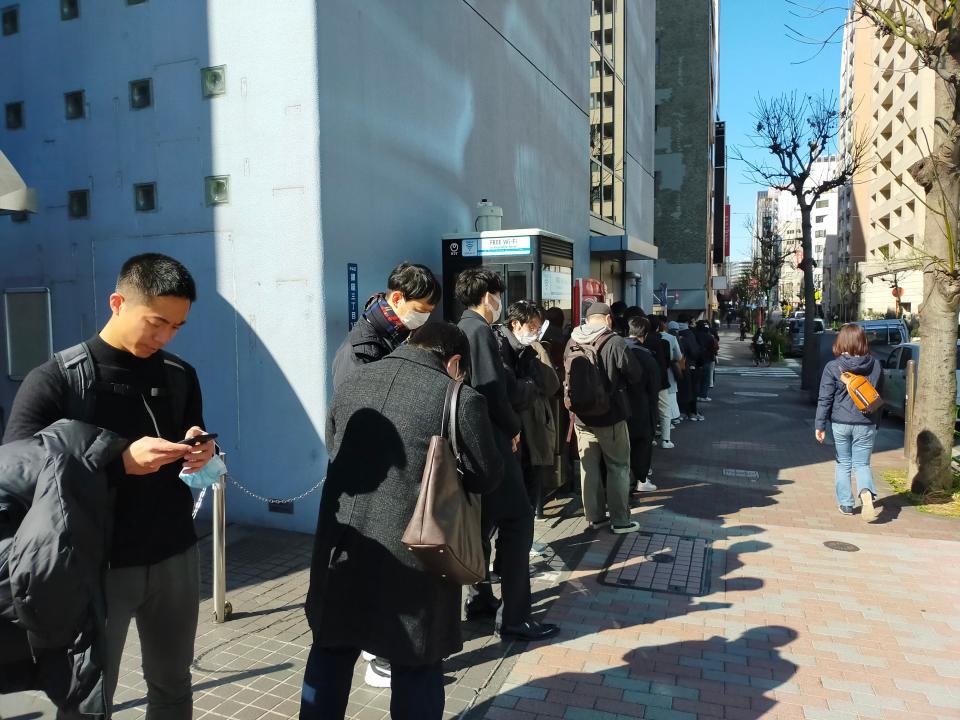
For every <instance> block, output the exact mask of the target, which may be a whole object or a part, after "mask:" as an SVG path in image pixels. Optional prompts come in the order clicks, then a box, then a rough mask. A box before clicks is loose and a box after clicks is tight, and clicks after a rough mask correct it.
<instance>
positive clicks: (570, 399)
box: [563, 332, 617, 417]
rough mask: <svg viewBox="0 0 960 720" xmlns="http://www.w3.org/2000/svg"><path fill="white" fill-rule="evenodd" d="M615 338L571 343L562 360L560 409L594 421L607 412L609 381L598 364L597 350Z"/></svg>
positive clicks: (608, 336) (605, 335)
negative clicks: (593, 418) (562, 378)
mask: <svg viewBox="0 0 960 720" xmlns="http://www.w3.org/2000/svg"><path fill="white" fill-rule="evenodd" d="M614 337H617V335H616V333H613V332H605V333H603V334H602V335H600V337H598V338H597V339H595V340H594V341H593V342H589V343H580V342H577V341H576V340H573V341H571V343H570V347H569V348H568V349H567V353H566V355H565V356H564V358H563V369H564V375H565V379H564V382H563V405H564V407H566V408H567V410H569V411H570V412H572V413H573V414H574V415H578V416H580V417H597V416H599V415H604V414H606V413H607V412H609V411H610V380H609V378H608V377H607V375H606V373H604V371H603V368H602V367H601V363H600V350H601V348H603V346H604V345H606V344H607V341H608V340H610V339H611V338H614Z"/></svg>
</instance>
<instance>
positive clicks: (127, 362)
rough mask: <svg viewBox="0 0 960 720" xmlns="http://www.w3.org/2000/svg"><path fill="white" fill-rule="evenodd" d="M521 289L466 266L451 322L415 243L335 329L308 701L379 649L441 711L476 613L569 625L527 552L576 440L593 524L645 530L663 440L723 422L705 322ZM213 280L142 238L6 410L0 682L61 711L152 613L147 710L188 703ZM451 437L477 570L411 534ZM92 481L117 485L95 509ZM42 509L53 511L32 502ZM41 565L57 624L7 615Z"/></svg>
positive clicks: (213, 454) (428, 713) (421, 712)
mask: <svg viewBox="0 0 960 720" xmlns="http://www.w3.org/2000/svg"><path fill="white" fill-rule="evenodd" d="M504 292H505V287H504V281H503V279H502V278H501V277H500V275H498V274H497V273H496V272H494V271H493V270H491V269H489V268H484V267H477V268H473V269H469V270H466V271H464V272H462V273H461V274H460V276H459V277H458V278H457V279H456V285H455V296H456V299H457V302H458V303H459V305H460V306H462V307H463V308H464V310H463V312H462V316H461V317H460V319H459V323H458V324H456V325H453V324H450V323H444V322H431V321H430V319H429V318H430V316H431V313H432V312H433V311H434V309H435V308H436V306H437V304H438V302H439V300H440V297H441V287H440V284H439V282H438V281H437V279H436V277H435V276H434V274H433V273H432V272H431V270H430V269H429V268H427V267H425V266H423V265H416V264H412V263H402V264H400V265H398V266H397V267H396V268H395V269H394V270H393V272H392V273H391V274H390V276H389V278H388V279H387V284H386V289H385V290H384V291H383V292H381V293H378V294H376V295H374V296H373V297H371V298H370V300H369V301H368V303H367V305H366V307H365V309H364V312H363V313H362V316H361V318H360V319H359V322H357V323H356V325H355V326H354V327H353V328H352V329H351V330H350V332H349V334H348V336H347V337H346V338H345V339H344V340H343V343H342V344H341V346H340V347H339V349H338V350H337V353H336V356H335V359H334V362H333V387H334V396H333V400H332V403H331V406H330V408H329V413H328V417H327V423H326V437H325V441H326V447H327V452H328V455H329V466H328V472H327V478H326V481H325V483H324V484H323V490H322V497H321V501H320V512H319V516H318V521H317V528H316V537H315V545H314V555H313V561H312V566H311V574H310V588H309V593H308V597H307V600H306V604H305V612H306V615H307V618H308V620H309V623H310V627H311V629H312V631H313V644H312V647H311V650H310V654H309V658H308V661H307V666H306V670H305V674H304V680H303V691H302V702H301V710H300V716H301V717H302V718H309V719H312V718H321V717H322V718H328V717H343V714H344V712H345V708H346V705H347V698H348V697H349V693H350V686H351V682H352V677H353V668H354V666H355V664H356V663H357V661H358V659H359V658H360V657H363V659H364V661H365V662H366V664H367V667H366V672H365V681H366V682H367V683H368V684H370V685H373V686H376V687H391V688H392V695H391V714H392V717H394V718H418V719H419V718H427V719H428V720H429V719H433V718H440V717H442V714H443V705H444V692H443V672H442V662H443V659H444V658H446V657H449V656H450V655H452V654H454V653H456V652H458V651H459V650H460V649H461V648H462V639H461V634H460V621H461V617H462V616H463V614H465V615H466V617H467V618H468V619H471V620H477V621H481V622H490V627H491V631H492V632H494V633H495V634H497V635H498V636H500V637H501V638H503V639H506V640H513V639H516V640H544V639H548V638H550V637H553V636H555V635H556V634H557V633H558V632H559V630H560V628H559V627H558V626H557V625H554V624H551V623H544V622H541V621H539V620H538V619H536V618H535V617H534V616H533V610H532V605H531V588H530V582H531V580H530V553H531V549H532V545H533V537H534V524H535V522H536V518H542V517H544V502H545V499H546V495H547V492H548V491H549V490H551V489H553V488H554V487H556V485H557V482H556V478H557V476H558V466H559V467H561V468H562V466H563V465H564V461H563V458H564V456H565V454H567V455H568V456H570V457H572V456H573V455H574V454H575V456H576V458H577V459H578V460H579V477H578V478H577V477H574V476H573V473H563V472H562V471H561V472H560V473H559V474H560V475H562V476H564V477H566V478H567V479H568V480H569V484H570V486H571V487H574V488H577V489H578V490H579V492H580V494H581V495H582V501H583V509H584V515H585V519H586V521H587V522H588V523H589V526H590V528H591V532H595V531H601V530H605V529H607V528H609V531H611V532H613V533H615V534H626V533H632V532H636V531H637V530H639V529H640V525H639V523H638V522H636V521H634V520H633V519H632V518H631V509H630V500H631V495H633V494H636V493H644V492H653V491H656V490H657V486H656V485H655V484H654V483H653V480H652V478H653V475H654V471H653V468H652V464H653V452H652V449H653V447H655V446H656V445H659V446H660V447H661V448H663V449H667V450H669V449H671V448H673V447H675V443H674V441H673V433H674V432H675V430H676V427H677V426H678V425H679V424H680V423H681V422H683V421H692V422H700V421H702V420H704V416H703V415H702V414H701V413H700V412H699V411H698V402H709V401H710V398H709V390H710V387H711V386H712V382H711V379H712V374H711V364H712V363H713V362H715V359H716V352H717V346H718V345H717V339H716V335H715V333H712V332H711V329H710V328H709V326H706V325H700V326H697V325H694V324H691V323H690V321H689V319H688V318H685V317H681V318H680V323H677V322H668V321H667V319H666V318H665V317H659V316H652V315H646V314H645V313H644V312H643V311H642V310H641V309H640V308H627V307H626V306H625V305H623V304H622V303H621V304H619V305H615V306H613V307H611V306H609V305H607V304H605V303H595V304H594V305H592V306H591V307H589V308H588V309H587V310H586V313H585V319H584V323H583V325H581V326H579V327H570V326H568V325H567V318H566V317H565V316H564V314H563V311H562V310H560V309H559V308H556V307H553V308H549V309H546V310H545V309H543V308H541V307H539V306H538V305H537V304H536V303H535V302H533V301H532V300H530V299H524V300H518V301H515V302H513V303H512V304H511V305H510V306H509V307H506V308H505V307H504ZM196 297H197V289H196V286H195V284H194V280H193V278H192V276H191V275H190V273H189V271H188V270H187V269H186V268H185V267H184V266H183V265H182V264H180V263H179V262H177V261H176V260H175V259H173V258H170V257H167V256H165V255H160V254H147V255H139V256H136V257H134V258H131V259H130V260H128V261H127V262H126V263H125V264H124V266H123V268H122V269H121V272H120V274H119V277H118V280H117V284H116V287H115V288H114V291H113V292H112V293H111V294H110V297H109V306H110V309H111V315H110V318H109V320H108V321H107V323H106V325H105V326H104V327H103V328H102V329H101V331H100V332H99V333H98V334H96V335H94V336H93V337H91V338H89V339H88V340H87V341H86V342H84V343H82V344H80V345H78V346H75V347H73V348H69V349H67V350H63V351H61V352H58V353H56V355H55V356H54V358H53V359H51V360H50V361H49V362H47V363H45V364H44V365H42V366H40V367H38V368H37V369H35V370H34V371H32V372H31V373H30V374H29V375H28V377H27V378H26V379H25V381H24V382H23V384H22V386H21V388H20V391H19V393H18V394H17V397H16V400H15V402H14V405H13V408H12V410H11V413H10V417H9V420H8V422H7V425H6V432H5V436H4V445H3V446H2V447H0V468H3V470H4V473H5V476H9V477H14V478H16V483H15V485H14V487H13V488H12V489H9V488H7V487H4V488H0V500H4V501H5V502H6V501H7V500H9V502H8V504H9V505H10V507H14V508H20V510H18V511H17V512H6V513H5V514H4V513H0V531H2V532H0V551H3V552H5V553H7V552H9V553H10V555H9V557H10V561H9V562H8V563H7V565H5V566H4V568H5V569H4V572H7V573H8V575H3V574H2V573H0V640H2V650H0V692H14V691H18V690H25V689H41V690H44V691H45V692H46V693H47V694H48V696H49V697H51V699H53V700H54V702H55V703H56V704H57V705H58V707H59V708H60V716H61V717H65V718H70V717H79V716H81V715H83V714H100V715H108V714H109V711H110V708H111V705H112V702H113V694H114V692H115V690H116V686H117V679H118V674H119V667H120V658H121V656H122V651H123V647H124V644H125V642H126V637H127V632H128V629H129V626H130V622H131V620H133V619H136V622H137V630H138V633H139V635H140V646H141V653H142V656H143V672H144V679H145V681H146V686H147V714H148V716H149V717H153V718H170V719H171V720H187V718H190V717H191V716H192V712H193V706H192V691H191V682H190V664H191V662H192V659H193V656H194V642H195V635H196V627H197V609H198V605H199V583H198V567H197V562H198V561H197V548H196V540H197V538H196V535H195V534H194V530H193V523H192V509H193V498H192V494H191V488H198V487H204V486H206V485H209V484H211V483H212V482H213V481H214V480H215V479H217V478H219V475H220V473H221V472H222V469H220V468H218V467H217V463H218V462H220V460H219V456H218V455H217V449H216V444H215V438H216V436H215V435H212V434H208V433H207V432H206V431H205V429H204V422H203V411H202V408H203V404H202V396H201V389H200V383H199V381H198V379H197V374H196V371H195V370H194V369H193V368H192V367H191V366H190V365H189V364H188V363H187V362H186V361H184V360H182V359H181V358H179V357H177V356H174V355H172V354H170V353H167V352H166V351H165V350H164V347H165V346H166V345H167V344H168V343H169V342H170V341H171V340H172V339H173V337H174V336H175V335H176V333H177V331H178V330H179V329H180V328H181V327H182V326H183V324H184V323H185V322H186V320H187V316H188V315H189V312H190V309H191V307H192V304H193V303H194V301H195V300H196ZM437 437H440V438H441V439H444V440H445V441H447V442H449V443H451V444H452V448H453V456H454V457H455V462H456V468H457V477H458V482H459V484H460V486H461V487H460V490H461V492H462V493H463V494H464V497H466V498H467V499H468V502H469V498H470V497H477V498H478V501H477V503H476V506H474V509H473V512H477V513H478V515H479V517H478V522H477V527H478V528H479V529H478V530H477V532H476V535H475V536H470V537H468V538H466V539H465V540H464V538H460V541H466V542H468V543H473V544H475V546H476V547H477V549H478V555H479V554H482V557H483V566H484V570H483V571H482V572H480V573H479V575H477V576H476V582H474V583H473V584H472V585H469V586H468V587H466V590H465V591H464V588H463V587H462V586H461V585H460V584H459V583H458V582H454V581H453V580H451V579H450V578H448V577H447V576H446V575H445V574H441V573H438V572H436V571H435V570H431V569H430V568H428V567H427V566H426V565H425V564H424V563H422V562H421V561H420V559H418V558H419V557H420V556H418V555H417V554H416V553H413V552H411V550H413V549H414V548H412V547H411V546H410V545H409V543H406V542H405V541H404V540H403V539H402V538H403V537H404V536H405V528H407V527H408V523H409V522H410V520H411V517H412V516H413V515H414V514H415V513H416V512H420V510H421V509H422V505H423V503H424V498H423V497H422V496H421V495H422V493H421V490H422V489H423V486H424V478H425V477H427V475H428V474H429V473H430V472H433V471H434V470H435V468H433V467H431V463H433V460H432V459H430V458H432V457H433V456H430V458H428V455H429V451H430V449H431V448H434V447H435V446H436V445H435V441H436V439H437ZM372 448H375V450H372ZM51 458H54V459H56V461H57V462H56V463H54V465H55V468H56V469H55V470H54V471H50V470H49V467H50V463H51V462H52V461H51ZM558 458H559V460H558ZM221 468H222V465H221ZM567 476H569V477H567ZM44 483H47V484H50V485H51V486H52V487H55V488H56V492H57V493H59V494H58V495H57V497H60V498H62V509H63V512H62V513H61V514H60V516H59V519H58V517H55V515H56V514H55V513H50V512H47V513H46V515H43V513H44V510H43V507H42V506H41V505H38V506H37V507H36V508H31V507H30V502H29V501H27V500H25V498H27V497H32V495H33V493H34V492H36V488H37V487H38V486H40V485H42V484H44ZM81 486H82V487H84V488H91V490H88V491H87V492H91V493H92V492H93V489H96V492H98V493H99V494H98V495H96V497H99V498H101V500H102V502H101V503H99V504H98V505H97V507H96V508H95V510H96V512H94V511H92V510H91V507H90V505H89V503H90V499H89V497H85V496H84V494H83V493H79V492H78V491H77V488H78V487H81ZM8 495H9V498H7V496H8ZM108 497H109V498H112V504H111V502H108V501H107V498H108ZM31 511H32V512H34V515H41V516H42V517H41V518H40V519H39V520H38V519H37V518H36V517H34V518H33V520H32V521H31V522H25V520H24V517H25V516H26V515H27V514H28V513H29V512H31ZM18 512H19V514H17V513H18ZM47 516H49V517H47ZM11 518H12V519H11ZM443 520H444V518H438V521H443ZM14 531H16V538H17V543H16V544H13V545H12V544H11V538H13V537H14V535H15V532H14ZM24 546H25V547H27V551H26V552H20V549H21V548H22V547H24ZM11 547H13V549H11ZM64 547H66V548H69V549H75V551H76V554H78V555H79V556H81V557H84V558H87V559H88V562H87V563H86V564H84V563H77V562H74V561H72V560H70V554H69V553H66V554H65V553H63V552H59V551H58V550H60V549H62V548H64ZM441 552H443V550H441ZM18 553H19V554H18ZM38 578H39V579H38ZM41 582H42V583H46V584H45V585H42V586H41V585H39V584H38V583H41ZM495 582H499V585H500V593H499V597H497V595H495V594H494V592H493V585H494V584H495ZM31 583H33V585H32V586H31ZM24 587H26V588H28V590H30V589H31V588H32V594H30V597H31V602H33V603H34V604H33V606H32V607H31V613H32V616H31V617H33V618H34V619H35V620H36V626H35V627H30V628H23V627H21V624H18V623H14V622H11V621H10V620H9V618H8V615H9V613H8V612H6V611H7V610H8V609H9V608H7V607H6V606H7V605H9V604H11V603H12V601H11V602H10V603H8V602H7V601H8V600H11V598H10V597H8V596H10V595H11V592H12V590H11V588H19V589H18V590H17V592H23V590H22V588H24ZM384 588H389V589H390V592H389V593H385V592H383V589H384ZM52 599H56V602H53V600H52ZM64 628H68V629H69V631H65V630H64ZM54 630H56V632H54ZM70 631H72V632H70ZM45 633H46V634H45ZM38 639H42V640H43V644H42V646H38V645H37V640H38Z"/></svg>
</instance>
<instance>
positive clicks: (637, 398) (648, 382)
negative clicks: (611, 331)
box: [624, 338, 660, 442]
mask: <svg viewBox="0 0 960 720" xmlns="http://www.w3.org/2000/svg"><path fill="white" fill-rule="evenodd" d="M624 342H625V343H626V344H627V348H628V349H629V350H630V352H631V353H632V354H633V356H634V357H635V358H636V359H637V363H638V364H639V365H640V368H641V373H642V375H643V381H642V382H639V383H633V384H632V385H629V386H628V387H627V393H628V396H629V398H630V409H631V414H630V418H629V419H628V420H627V425H628V427H629V429H630V437H633V438H644V439H645V440H646V442H649V441H650V440H651V439H652V438H653V434H654V432H655V430H656V427H657V423H658V422H659V415H660V409H659V404H658V403H659V400H660V399H659V395H660V366H659V365H658V364H657V361H656V359H655V358H654V357H653V353H651V352H650V351H649V350H648V349H647V348H646V347H645V346H643V345H641V344H640V341H639V340H637V339H636V338H627V339H626V340H624Z"/></svg>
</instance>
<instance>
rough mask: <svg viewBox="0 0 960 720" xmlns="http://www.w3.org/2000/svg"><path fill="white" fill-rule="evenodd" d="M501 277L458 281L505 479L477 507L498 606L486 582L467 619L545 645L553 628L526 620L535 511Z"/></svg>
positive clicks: (473, 376) (464, 276)
mask: <svg viewBox="0 0 960 720" xmlns="http://www.w3.org/2000/svg"><path fill="white" fill-rule="evenodd" d="M503 291H504V285H503V279H502V278H501V277H500V276H499V275H498V274H497V273H496V272H494V271H493V270H491V269H490V268H486V267H477V268H470V269H468V270H464V271H463V272H462V273H460V275H459V276H458V277H457V282H456V286H455V288H454V293H455V295H456V298H457V301H458V302H459V303H460V304H461V305H463V306H464V307H465V308H467V309H466V310H464V312H463V316H462V317H461V319H460V323H459V327H460V329H461V330H463V332H464V334H465V335H466V336H467V340H468V341H469V342H470V385H471V386H472V387H473V388H474V389H476V390H477V392H479V393H481V394H482V395H483V396H484V397H485V398H486V399H487V410H488V412H489V413H490V420H491V422H492V424H493V428H494V432H493V436H494V441H495V444H496V446H497V448H498V449H499V451H500V455H501V457H502V459H503V481H502V482H501V483H500V486H499V487H498V488H497V489H496V490H495V491H494V492H492V493H490V494H489V495H485V496H484V498H483V503H482V506H481V526H482V531H483V541H484V550H485V551H486V553H487V561H488V566H489V556H490V541H491V538H492V537H493V534H494V532H496V534H497V548H496V550H497V558H498V570H499V574H500V590H501V593H502V595H503V607H502V608H501V610H500V611H499V612H498V608H499V607H500V601H498V600H497V599H496V597H495V596H494V594H493V589H492V587H491V585H490V582H489V579H488V580H486V581H484V582H481V583H478V584H477V585H474V586H473V587H472V588H470V591H469V597H468V598H467V601H466V613H467V619H475V618H482V617H495V616H497V617H498V621H497V623H496V629H497V632H498V633H499V634H500V636H501V637H502V638H504V639H521V640H542V639H544V638H548V637H551V636H552V635H555V634H556V633H557V632H559V628H558V627H557V626H556V625H551V624H547V623H541V622H538V621H537V620H534V619H533V618H532V617H531V607H530V547H531V545H532V544H533V509H532V508H531V507H530V501H529V500H528V499H527V492H526V489H525V488H524V485H523V473H522V472H521V469H520V462H519V458H518V456H517V451H518V450H519V444H520V430H521V422H520V417H519V415H517V412H516V410H515V409H514V406H513V403H512V402H511V401H510V396H509V386H508V381H507V375H506V372H505V370H504V364H503V359H502V357H501V354H500V348H499V347H498V344H497V339H496V337H495V335H494V331H493V329H492V328H491V325H493V324H494V323H495V322H497V321H498V320H499V319H500V314H501V313H502V311H503V300H502V297H503Z"/></svg>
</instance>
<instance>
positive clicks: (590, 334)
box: [564, 325, 643, 427]
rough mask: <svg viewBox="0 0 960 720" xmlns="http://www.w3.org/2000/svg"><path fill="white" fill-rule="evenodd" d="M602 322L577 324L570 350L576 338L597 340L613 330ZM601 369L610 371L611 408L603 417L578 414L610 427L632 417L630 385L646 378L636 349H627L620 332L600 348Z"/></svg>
mask: <svg viewBox="0 0 960 720" xmlns="http://www.w3.org/2000/svg"><path fill="white" fill-rule="evenodd" d="M601 327H602V326H595V325H581V326H580V327H578V328H575V329H574V331H573V335H572V336H571V338H570V342H568V343H567V349H566V352H565V353H564V355H566V353H569V352H570V346H571V345H572V344H573V343H574V342H581V343H582V342H591V341H593V340H595V339H596V338H597V337H598V336H599V335H600V334H602V332H610V331H609V330H605V329H601ZM600 365H601V370H602V371H603V372H604V373H606V376H607V380H608V386H607V387H608V388H609V389H610V410H608V411H607V413H606V414H604V415H601V416H599V417H584V418H581V417H577V418H576V423H577V424H578V425H581V426H587V427H610V426H611V425H616V424H617V423H619V422H623V421H624V420H626V419H627V418H628V417H630V413H631V409H630V398H629V395H628V391H627V387H628V386H629V385H632V384H634V383H642V382H643V371H642V370H641V369H640V364H639V363H638V362H637V359H636V358H635V357H634V356H633V353H632V352H630V350H628V349H627V344H626V343H625V342H624V340H623V338H622V337H620V336H619V335H617V336H615V337H612V338H610V339H609V340H607V341H606V342H605V343H604V345H603V347H602V348H600Z"/></svg>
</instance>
